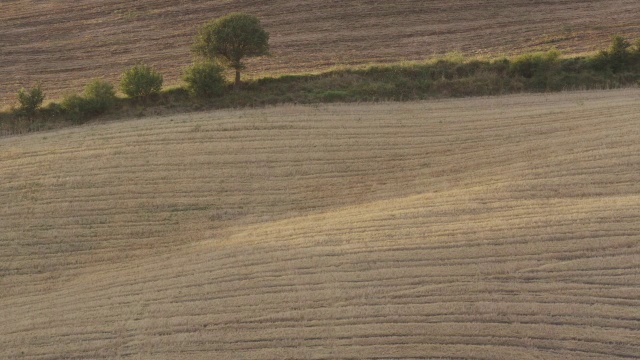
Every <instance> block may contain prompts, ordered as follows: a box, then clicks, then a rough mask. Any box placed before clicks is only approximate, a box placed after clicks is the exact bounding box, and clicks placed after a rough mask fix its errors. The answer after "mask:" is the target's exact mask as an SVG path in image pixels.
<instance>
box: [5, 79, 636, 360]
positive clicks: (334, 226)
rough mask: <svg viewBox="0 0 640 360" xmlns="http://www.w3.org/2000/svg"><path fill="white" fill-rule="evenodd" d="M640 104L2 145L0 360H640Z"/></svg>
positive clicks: (430, 107)
mask: <svg viewBox="0 0 640 360" xmlns="http://www.w3.org/2000/svg"><path fill="white" fill-rule="evenodd" d="M638 99H640V91H638V90H637V89H631V90H615V91H608V92H583V93H565V94H554V95H552V96H548V95H517V96H509V97H501V98H476V99H459V100H446V101H436V102H433V101H432V102H417V103H401V104H398V103H381V104H358V105H353V104H351V105H322V106H316V107H312V106H309V107H301V106H287V107H274V108H268V109H261V110H233V111H231V110H230V111H218V112H214V113H199V114H191V115H180V116H169V117H159V118H147V119H141V120H135V121H126V122H118V123H110V124H98V125H91V124H89V125H85V126H81V127H76V128H69V129H64V130H60V131H56V132H48V133H38V134H33V135H29V136H23V137H14V138H5V139H0V169H1V171H2V182H0V204H1V205H0V220H1V221H0V319H1V320H2V321H1V322H0V323H1V324H2V325H1V326H0V358H3V359H6V358H8V359H23V358H24V359H76V358H77V359H86V358H91V359H113V358H135V359H140V358H142V359H302V358H304V359H364V358H369V359H414V358H416V359H417V358H446V359H471V358H473V359H496V358H498V359H534V358H545V359H603V358H607V359H629V358H637V357H640V336H639V335H640V311H639V310H638V309H640V123H639V122H638V115H637V114H638V112H639V110H640V102H639V101H638Z"/></svg>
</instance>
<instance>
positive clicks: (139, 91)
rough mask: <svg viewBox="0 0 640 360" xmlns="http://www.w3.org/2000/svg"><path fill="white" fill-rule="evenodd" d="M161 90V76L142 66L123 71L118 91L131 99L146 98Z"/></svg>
mask: <svg viewBox="0 0 640 360" xmlns="http://www.w3.org/2000/svg"><path fill="white" fill-rule="evenodd" d="M161 89H162V74H160V73H159V72H157V71H155V70H154V69H153V68H151V67H149V66H147V65H144V64H140V65H136V66H134V67H132V68H130V69H129V70H127V71H125V72H124V73H123V74H122V77H121V79H120V90H121V91H122V92H123V93H124V94H126V95H127V96H129V97H131V98H140V97H147V96H149V95H151V94H157V93H159V92H160V90H161Z"/></svg>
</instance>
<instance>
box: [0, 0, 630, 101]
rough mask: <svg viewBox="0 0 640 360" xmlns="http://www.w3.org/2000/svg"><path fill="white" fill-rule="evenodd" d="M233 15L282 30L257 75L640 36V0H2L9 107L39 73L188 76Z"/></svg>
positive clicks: (69, 78) (1, 68) (73, 87)
mask: <svg viewBox="0 0 640 360" xmlns="http://www.w3.org/2000/svg"><path fill="white" fill-rule="evenodd" d="M232 11H244V12H248V13H251V14H255V15H257V16H259V17H260V18H261V19H262V21H263V23H264V26H265V27H266V29H267V30H268V31H269V32H270V33H271V44H272V53H273V56H272V57H270V58H266V59H262V60H258V61H254V62H252V63H251V65H250V67H249V75H253V76H256V75H259V74H267V73H268V74H278V73H295V72H306V71H319V70H323V69H327V68H329V67H332V66H335V65H344V64H361V63H368V62H390V61H391V62H395V61H400V60H422V59H425V58H427V57H430V56H432V55H434V54H443V53H446V52H450V51H460V52H463V53H465V54H468V55H476V54H480V55H483V54H490V55H497V54H513V53H520V52H523V51H528V50H540V49H542V50H547V49H549V48H550V47H554V46H555V47H557V48H558V49H560V50H562V51H564V52H567V53H581V52H588V51H594V50H599V49H602V48H604V47H605V46H606V45H607V44H608V43H609V40H610V37H611V36H612V35H613V34H620V35H623V36H625V37H627V38H629V39H634V38H638V37H640V28H638V23H637V19H638V16H637V14H638V13H640V3H639V2H638V1H636V0H587V1H574V0H560V1H543V2H540V1H529V0H516V1H512V0H486V1H477V0H473V1H471V0H456V1H446V2H442V1H440V2H438V1H419V0H402V1H393V2H384V1H355V0H351V1H338V0H330V1H306V0H303V1H283V0H274V1H269V2H259V1H248V0H229V1H216V2H212V1H204V0H188V1H178V2H177V1H166V0H161V1H156V0H154V1H152V0H139V1H124V0H107V1H95V0H80V1H74V2H73V3H72V4H71V3H69V2H61V1H54V0H41V1H30V0H12V1H2V3H1V4H0V34H1V36H0V79H2V81H1V83H0V85H1V86H0V104H2V105H5V106H7V105H10V104H12V103H13V101H14V97H15V93H16V92H17V90H18V89H19V88H20V87H21V86H29V85H31V84H33V83H35V82H36V81H42V83H43V87H44V89H45V91H46V93H47V94H48V96H49V98H57V97H60V96H61V95H62V94H63V93H65V92H69V91H71V92H77V91H79V90H80V89H81V88H82V87H83V86H84V84H86V83H87V81H88V79H90V78H93V77H105V78H107V79H109V80H112V81H115V80H117V78H118V77H119V75H120V74H121V73H122V72H123V70H124V69H126V68H127V67H129V66H132V65H134V64H136V63H138V62H140V61H144V62H147V63H149V64H152V65H155V66H156V67H157V68H158V69H159V70H161V71H162V72H163V73H164V74H165V80H166V82H167V83H168V84H171V83H177V82H178V81H179V78H180V76H181V75H180V74H181V71H182V68H183V67H184V66H186V65H187V64H189V63H190V62H191V55H190V53H189V46H190V44H191V41H192V37H193V35H194V34H195V29H196V28H197V26H199V25H200V24H202V23H203V22H205V21H207V20H208V19H211V18H215V17H218V16H221V15H223V14H226V13H228V12H232Z"/></svg>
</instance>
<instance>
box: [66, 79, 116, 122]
mask: <svg viewBox="0 0 640 360" xmlns="http://www.w3.org/2000/svg"><path fill="white" fill-rule="evenodd" d="M115 101H116V95H115V91H114V89H113V85H111V84H110V83H108V82H106V81H104V80H101V79H94V80H91V82H89V83H88V84H87V85H86V86H85V88H84V92H83V93H82V96H81V95H77V94H71V95H66V96H65V97H64V98H63V99H62V103H61V104H60V107H61V109H62V111H63V113H64V114H65V115H66V116H67V118H69V119H70V120H71V121H73V122H74V123H81V122H83V121H84V120H87V119H88V118H90V117H92V116H95V115H100V114H102V113H104V112H105V111H107V110H109V109H110V108H111V107H113V106H114V104H115Z"/></svg>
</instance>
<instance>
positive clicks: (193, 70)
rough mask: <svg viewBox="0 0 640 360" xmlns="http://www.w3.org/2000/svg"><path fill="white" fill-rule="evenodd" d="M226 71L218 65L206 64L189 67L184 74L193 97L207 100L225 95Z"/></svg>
mask: <svg viewBox="0 0 640 360" xmlns="http://www.w3.org/2000/svg"><path fill="white" fill-rule="evenodd" d="M223 72H224V69H223V68H222V67H221V66H220V65H217V64H214V63H211V62H206V63H199V64H193V65H191V66H189V67H188V68H187V69H186V70H185V73H184V81H185V82H186V83H187V89H188V90H189V92H190V93H191V94H192V95H195V96H198V97H202V98H207V97H214V96H220V95H222V94H223V93H224V88H225V81H224V76H223Z"/></svg>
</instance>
